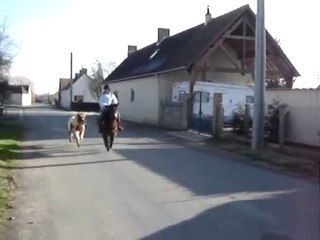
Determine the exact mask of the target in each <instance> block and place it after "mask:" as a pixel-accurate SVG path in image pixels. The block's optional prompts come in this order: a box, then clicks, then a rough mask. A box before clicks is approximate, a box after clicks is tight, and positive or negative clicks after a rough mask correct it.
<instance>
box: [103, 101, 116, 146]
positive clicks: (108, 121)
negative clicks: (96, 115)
mask: <svg viewBox="0 0 320 240" xmlns="http://www.w3.org/2000/svg"><path fill="white" fill-rule="evenodd" d="M117 109H118V104H113V105H110V106H108V107H107V109H105V110H104V112H103V113H102V114H101V117H102V118H103V119H102V123H101V124H102V125H101V134H102V138H103V141H104V145H105V147H106V148H107V150H108V151H110V149H111V148H112V145H113V141H114V137H115V136H116V134H117V132H118V127H119V123H118V121H117V115H116V114H117Z"/></svg>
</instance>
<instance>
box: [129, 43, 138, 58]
mask: <svg viewBox="0 0 320 240" xmlns="http://www.w3.org/2000/svg"><path fill="white" fill-rule="evenodd" d="M135 51H137V46H134V45H128V57H129V56H130V55H131V54H132V53H134V52H135Z"/></svg>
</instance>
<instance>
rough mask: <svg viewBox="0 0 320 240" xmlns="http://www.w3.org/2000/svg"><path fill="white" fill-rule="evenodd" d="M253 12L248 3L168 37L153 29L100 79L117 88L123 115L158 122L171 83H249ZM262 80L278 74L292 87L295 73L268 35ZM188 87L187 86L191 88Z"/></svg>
mask: <svg viewBox="0 0 320 240" xmlns="http://www.w3.org/2000/svg"><path fill="white" fill-rule="evenodd" d="M254 40H255V14H254V13H253V11H252V10H251V9H250V7H249V5H245V6H242V7H240V8H238V9H235V10H233V11H231V12H228V13H226V14H224V15H221V16H218V17H216V18H211V14H210V12H209V8H208V9H207V13H206V15H205V21H204V22H203V23H201V24H199V25H197V26H195V27H192V28H190V29H187V30H185V31H182V32H180V33H177V34H175V35H173V36H170V30H169V29H163V28H159V29H158V39H157V41H156V42H154V43H152V44H150V45H148V46H146V47H144V48H142V49H140V50H138V49H137V47H136V46H132V45H130V46H129V47H128V57H127V58H126V59H125V60H124V61H123V62H122V63H121V64H120V65H119V66H118V67H117V68H116V69H115V70H114V71H113V72H112V73H111V74H110V75H109V76H108V77H107V78H106V79H105V82H107V83H109V84H110V86H111V88H112V89H113V90H114V91H116V92H117V94H118V97H119V101H120V103H121V104H120V110H121V113H122V118H123V119H128V120H131V121H136V122H144V123H150V124H154V125H159V122H160V118H161V117H160V114H161V111H160V105H161V102H165V101H170V100H171V98H172V86H173V84H174V83H177V82H181V81H189V82H190V89H192V88H193V86H194V83H195V82H196V81H212V82H219V83H227V84H238V85H248V84H253V83H254V76H253V75H254V74H253V72H254V55H255V41H254ZM266 43H267V46H266V53H267V55H266V62H267V64H266V71H267V72H266V74H267V79H273V78H279V77H281V78H284V79H286V83H287V87H292V84H293V81H294V79H295V77H297V76H300V74H299V72H298V71H297V70H296V68H295V67H294V66H293V64H292V63H291V62H290V60H289V59H288V57H287V56H286V55H285V54H284V52H283V51H282V49H281V48H280V46H279V45H278V44H277V42H276V41H275V40H274V38H273V37H272V36H271V35H270V34H269V33H268V32H267V34H266ZM191 92H192V91H191Z"/></svg>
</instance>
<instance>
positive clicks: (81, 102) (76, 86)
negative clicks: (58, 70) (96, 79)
mask: <svg viewBox="0 0 320 240" xmlns="http://www.w3.org/2000/svg"><path fill="white" fill-rule="evenodd" d="M63 80H64V79H60V83H61V81H63ZM91 81H93V80H92V78H90V77H89V76H88V75H87V72H86V69H82V70H81V71H80V73H79V74H76V78H75V79H74V80H73V84H72V108H73V109H74V110H95V109H97V107H98V100H97V97H95V96H94V94H92V92H91V91H90V82H91ZM61 85H62V84H60V86H61ZM70 87H71V85H70V81H69V83H67V84H65V86H63V87H62V88H61V89H60V91H59V96H60V99H59V102H60V105H61V107H62V108H65V109H70V97H71V96H70Z"/></svg>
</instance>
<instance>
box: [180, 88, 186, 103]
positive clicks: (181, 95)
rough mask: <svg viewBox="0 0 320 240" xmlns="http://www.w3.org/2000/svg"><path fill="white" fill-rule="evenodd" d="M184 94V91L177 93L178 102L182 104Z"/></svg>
mask: <svg viewBox="0 0 320 240" xmlns="http://www.w3.org/2000/svg"><path fill="white" fill-rule="evenodd" d="M185 94H186V91H184V90H180V91H179V97H178V101H179V102H182V101H183V96H184V95H185Z"/></svg>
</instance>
